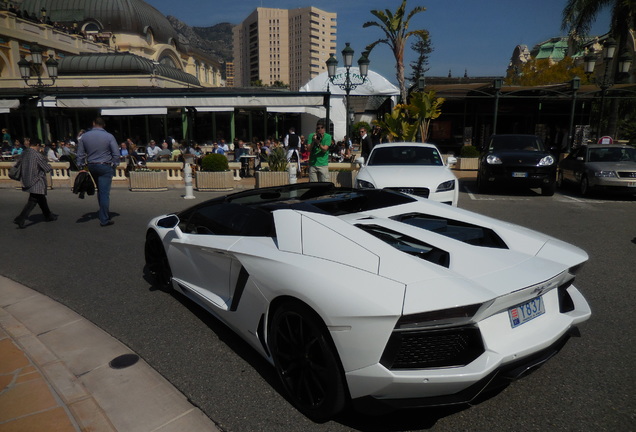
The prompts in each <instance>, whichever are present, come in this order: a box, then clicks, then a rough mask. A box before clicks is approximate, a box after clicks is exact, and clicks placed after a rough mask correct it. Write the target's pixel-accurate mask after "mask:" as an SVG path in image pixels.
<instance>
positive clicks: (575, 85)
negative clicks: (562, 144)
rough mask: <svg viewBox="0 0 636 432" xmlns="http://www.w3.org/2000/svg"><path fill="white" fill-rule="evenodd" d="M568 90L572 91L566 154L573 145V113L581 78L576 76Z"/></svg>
mask: <svg viewBox="0 0 636 432" xmlns="http://www.w3.org/2000/svg"><path fill="white" fill-rule="evenodd" d="M570 88H571V90H572V109H571V111H570V129H569V136H568V148H567V152H568V153H570V150H571V149H572V146H573V145H574V130H573V129H574V111H575V110H576V92H577V91H578V90H579V89H580V88H581V78H579V77H577V76H575V77H574V78H572V81H571V82H570Z"/></svg>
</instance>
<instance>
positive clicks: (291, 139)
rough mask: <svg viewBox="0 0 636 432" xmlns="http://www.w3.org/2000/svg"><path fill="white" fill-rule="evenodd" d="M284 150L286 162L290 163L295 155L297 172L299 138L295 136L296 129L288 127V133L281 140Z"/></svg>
mask: <svg viewBox="0 0 636 432" xmlns="http://www.w3.org/2000/svg"><path fill="white" fill-rule="evenodd" d="M283 143H284V144H285V148H286V149H287V162H288V163H290V162H291V158H292V156H293V155H294V154H295V155H296V162H297V164H298V167H297V168H298V171H300V137H299V136H298V135H296V128H294V127H290V128H289V133H288V134H287V135H285V139H284V140H283Z"/></svg>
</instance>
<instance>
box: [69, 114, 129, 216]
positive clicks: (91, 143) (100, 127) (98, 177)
mask: <svg viewBox="0 0 636 432" xmlns="http://www.w3.org/2000/svg"><path fill="white" fill-rule="evenodd" d="M105 126H106V123H105V122H104V120H103V119H102V118H101V117H97V118H96V119H95V120H94V121H93V128H92V129H91V130H89V131H88V132H85V133H84V134H83V135H82V137H81V138H80V140H79V143H78V146H77V166H78V167H85V166H86V165H87V166H88V171H89V172H90V173H91V175H92V176H93V179H95V183H97V200H98V202H99V223H100V225H101V226H103V227H106V226H110V225H112V224H114V223H115V222H113V221H112V220H110V215H109V212H108V210H109V207H110V186H111V184H112V183H113V176H114V175H115V169H116V167H117V165H119V146H118V145H117V140H116V139H115V137H114V136H113V135H112V134H110V133H108V132H106V131H105V130H104V127H105Z"/></svg>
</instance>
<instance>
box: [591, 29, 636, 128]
mask: <svg viewBox="0 0 636 432" xmlns="http://www.w3.org/2000/svg"><path fill="white" fill-rule="evenodd" d="M615 53H616V41H614V39H612V38H608V39H607V40H606V41H605V42H604V43H603V51H602V54H601V56H602V59H603V63H604V67H603V75H602V76H601V77H598V78H595V79H594V82H595V84H596V85H597V86H598V87H599V88H600V89H601V106H600V108H599V114H598V123H597V124H598V126H597V129H596V133H597V135H598V136H599V137H600V136H602V135H603V134H602V133H601V121H602V119H603V110H604V107H605V95H606V94H607V90H609V89H610V88H611V87H613V86H614V84H615V81H614V71H613V68H611V65H612V62H613V59H614V54H615ZM597 60H598V57H597V56H596V55H594V54H588V55H586V56H585V57H584V61H585V74H586V75H587V76H588V78H589V76H590V75H592V74H593V73H594V68H595V66H596V62H597ZM631 65H632V58H631V56H630V55H629V53H628V52H627V51H625V52H624V53H623V54H622V55H621V56H620V57H619V59H618V70H617V76H620V75H622V74H623V73H629V69H630V67H631Z"/></svg>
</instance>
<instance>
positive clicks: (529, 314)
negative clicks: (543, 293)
mask: <svg viewBox="0 0 636 432" xmlns="http://www.w3.org/2000/svg"><path fill="white" fill-rule="evenodd" d="M544 313H545V308H544V307H543V299H542V298H541V297H537V298H534V299H532V300H529V301H527V302H525V303H522V304H520V305H517V306H515V307H511V308H510V309H508V316H509V317H510V325H512V328H515V327H518V326H520V325H521V324H523V323H527V322H528V321H530V320H532V319H535V318H536V317H538V316H540V315H543V314H544Z"/></svg>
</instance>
